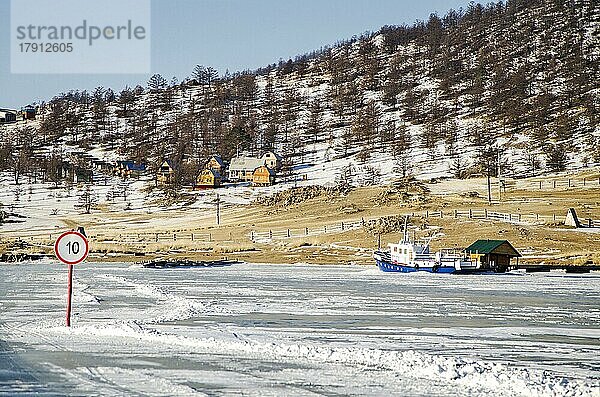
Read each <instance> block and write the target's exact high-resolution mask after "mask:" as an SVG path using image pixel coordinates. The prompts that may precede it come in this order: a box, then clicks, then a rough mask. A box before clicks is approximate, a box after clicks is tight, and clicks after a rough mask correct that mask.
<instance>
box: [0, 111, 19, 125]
mask: <svg viewBox="0 0 600 397" xmlns="http://www.w3.org/2000/svg"><path fill="white" fill-rule="evenodd" d="M16 121H17V111H16V110H10V109H0V123H14V122H16Z"/></svg>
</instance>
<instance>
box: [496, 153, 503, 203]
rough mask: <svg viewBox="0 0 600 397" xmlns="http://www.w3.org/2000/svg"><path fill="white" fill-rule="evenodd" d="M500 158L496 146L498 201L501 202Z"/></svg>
mask: <svg viewBox="0 0 600 397" xmlns="http://www.w3.org/2000/svg"><path fill="white" fill-rule="evenodd" d="M501 161H502V156H501V155H500V146H498V160H497V162H498V201H502V179H500V162H501Z"/></svg>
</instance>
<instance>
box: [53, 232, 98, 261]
mask: <svg viewBox="0 0 600 397" xmlns="http://www.w3.org/2000/svg"><path fill="white" fill-rule="evenodd" d="M89 249H90V247H89V245H88V241H87V238H86V237H85V236H84V235H83V234H81V233H79V232H76V231H70V232H65V233H63V234H61V235H60V237H58V239H57V240H56V243H54V253H55V254H56V257H57V258H58V259H59V260H60V261H61V262H63V263H65V264H67V265H76V264H78V263H81V262H83V261H84V259H85V258H86V257H87V256H88V252H89Z"/></svg>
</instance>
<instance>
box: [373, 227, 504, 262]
mask: <svg viewBox="0 0 600 397" xmlns="http://www.w3.org/2000/svg"><path fill="white" fill-rule="evenodd" d="M407 223H408V220H407V221H406V222H405V225H404V236H403V238H402V240H401V241H400V242H399V243H398V244H388V248H387V249H379V250H377V251H375V252H374V254H373V257H374V259H375V261H376V263H377V266H378V267H379V269H380V270H382V271H384V272H400V273H412V272H418V271H422V272H430V273H478V272H490V271H495V270H496V269H495V268H493V267H490V266H489V263H488V262H486V261H485V260H482V258H483V259H485V258H484V257H485V255H486V254H485V253H479V252H472V251H467V250H457V249H447V250H441V251H438V252H436V253H432V252H431V251H430V247H429V244H430V242H431V239H428V240H425V241H422V242H419V241H413V240H411V239H410V237H409V234H408V228H407V226H408V225H407Z"/></svg>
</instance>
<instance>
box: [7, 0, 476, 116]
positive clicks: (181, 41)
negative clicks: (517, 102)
mask: <svg viewBox="0 0 600 397" xmlns="http://www.w3.org/2000/svg"><path fill="white" fill-rule="evenodd" d="M18 1H21V0H18ZM22 1H25V0H22ZM98 1H101V0H98ZM468 4H469V1H468V0H420V1H414V0H152V27H151V30H152V34H151V40H152V41H151V46H152V65H151V70H152V73H160V74H162V75H163V76H164V77H165V78H167V80H170V79H171V78H172V77H177V79H178V80H182V79H183V78H185V77H186V76H189V74H190V73H191V71H192V69H193V68H194V66H195V65H196V64H202V65H207V66H208V65H210V66H213V67H215V68H216V69H217V70H219V72H220V73H223V72H224V71H225V70H226V69H229V70H230V71H231V72H234V71H237V70H245V69H255V68H258V67H261V66H266V65H268V64H271V63H275V62H278V61H279V59H280V58H282V59H288V58H291V57H293V56H295V55H298V54H302V53H305V52H309V51H311V50H314V49H318V48H320V47H321V46H324V45H327V44H333V43H335V42H336V41H338V40H341V39H346V38H350V37H352V36H353V35H358V34H360V33H362V32H365V31H367V30H370V31H375V30H378V29H379V28H380V27H381V26H383V25H400V24H403V23H406V24H412V23H413V22H414V21H415V20H417V19H424V20H426V19H427V18H428V17H429V14H430V13H432V12H437V13H438V14H439V15H443V14H444V13H445V12H446V11H448V10H449V9H451V8H454V9H458V8H460V7H463V8H465V7H467V6H468ZM9 39H10V1H9V0H0V107H12V108H19V107H21V106H23V105H26V104H27V103H30V102H33V101H36V100H37V101H40V100H48V99H50V98H52V97H53V96H54V95H56V94H57V93H59V92H64V91H68V90H70V89H80V90H81V89H87V90H92V89H93V88H94V87H97V86H99V85H102V86H104V87H112V88H113V89H115V91H118V90H120V89H121V88H123V87H124V86H126V85H129V86H135V85H136V84H142V85H145V83H146V81H147V80H148V77H149V75H132V74H128V75H69V74H67V75H46V74H37V75H36V74H32V75H18V74H11V73H10V47H9V46H10V41H9Z"/></svg>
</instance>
